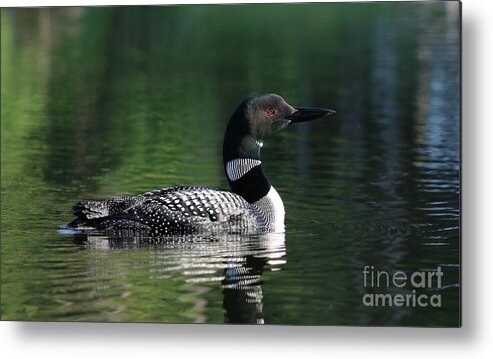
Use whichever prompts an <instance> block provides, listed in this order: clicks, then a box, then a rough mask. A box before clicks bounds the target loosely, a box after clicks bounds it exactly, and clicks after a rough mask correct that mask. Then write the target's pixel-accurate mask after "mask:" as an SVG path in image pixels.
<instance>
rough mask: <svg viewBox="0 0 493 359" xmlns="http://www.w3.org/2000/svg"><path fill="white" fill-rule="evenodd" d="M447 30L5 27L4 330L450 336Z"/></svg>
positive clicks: (156, 14)
mask: <svg viewBox="0 0 493 359" xmlns="http://www.w3.org/2000/svg"><path fill="white" fill-rule="evenodd" d="M460 16H461V11H460V3H459V2H455V1H449V2H422V1H420V2H381V3H317V4H260V5H259V4H255V5H253V4H252V5H236V6H229V5H188V6H122V7H65V8H63V7H62V8H4V9H2V10H1V102H2V107H1V126H2V127H1V141H2V148H1V149H2V162H1V170H2V171H1V180H2V189H1V190H2V208H1V224H2V226H1V239H2V241H1V274H2V276H1V310H2V320H21V321H22V320H29V321H91V322H156V323H242V324H283V325H358V326H360V325H365V326H423V327H457V326H460V323H461V316H460V289H461V284H460V269H461V268H460Z"/></svg>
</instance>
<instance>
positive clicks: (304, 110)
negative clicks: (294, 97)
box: [286, 107, 336, 123]
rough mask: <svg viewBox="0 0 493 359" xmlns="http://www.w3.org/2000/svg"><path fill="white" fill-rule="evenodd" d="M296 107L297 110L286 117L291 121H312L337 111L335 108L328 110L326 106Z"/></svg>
mask: <svg viewBox="0 0 493 359" xmlns="http://www.w3.org/2000/svg"><path fill="white" fill-rule="evenodd" d="M294 109H295V110H296V111H294V112H293V113H292V114H291V115H289V116H288V117H286V120H289V121H291V123H298V122H305V121H311V120H315V119H316V118H320V117H323V116H328V115H332V114H334V113H336V112H335V111H334V110H328V109H326V108H313V107H295V108H294Z"/></svg>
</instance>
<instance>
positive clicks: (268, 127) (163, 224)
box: [66, 94, 335, 235]
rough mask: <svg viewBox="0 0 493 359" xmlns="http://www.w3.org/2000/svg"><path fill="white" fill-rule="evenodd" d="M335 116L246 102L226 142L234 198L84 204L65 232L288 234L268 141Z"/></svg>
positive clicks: (171, 194) (185, 191) (181, 195)
mask: <svg viewBox="0 0 493 359" xmlns="http://www.w3.org/2000/svg"><path fill="white" fill-rule="evenodd" d="M333 113H335V111H333V110H328V109H321V108H306V107H293V106H291V105H289V104H288V103H286V101H285V100H284V99H283V98H282V97H281V96H279V95H276V94H264V95H258V96H254V97H250V98H248V99H246V100H244V101H243V102H242V103H241V104H240V105H239V106H238V108H237V109H236V110H235V112H234V113H233V115H232V116H231V119H230V120H229V124H228V126H227V129H226V134H225V136H224V142H223V163H224V169H225V172H226V176H227V179H228V182H229V185H230V187H231V190H232V192H226V191H220V190H215V189H210V188H204V187H184V186H177V187H168V188H163V189H158V190H154V191H150V192H146V193H143V194H140V195H137V196H121V197H113V198H110V199H107V200H104V201H88V202H80V203H78V204H77V205H75V206H74V215H75V216H76V217H77V218H76V219H75V220H74V221H73V222H71V223H70V224H68V225H67V226H66V228H70V229H75V230H102V231H116V232H118V231H123V232H127V231H129V230H130V231H138V232H143V233H148V234H158V235H163V234H164V235H173V234H193V233H243V234H247V233H272V232H277V233H281V232H284V205H283V202H282V200H281V197H280V196H279V194H278V193H277V191H276V190H275V189H274V187H272V185H271V184H270V182H269V180H268V179H267V177H266V176H265V175H264V173H263V171H262V166H261V164H262V162H261V160H260V149H261V147H262V144H263V142H262V141H263V139H264V138H265V137H267V136H269V135H272V134H274V133H276V132H277V131H279V130H281V129H283V128H285V127H287V126H288V125H291V124H294V123H298V122H304V121H309V120H313V119H316V118H319V117H323V116H326V115H330V114H333Z"/></svg>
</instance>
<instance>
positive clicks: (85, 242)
mask: <svg viewBox="0 0 493 359" xmlns="http://www.w3.org/2000/svg"><path fill="white" fill-rule="evenodd" d="M192 238H193V240H184V238H183V237H182V236H176V237H173V236H170V237H111V236H102V235H97V234H96V235H94V234H93V235H92V234H85V233H81V234H77V235H75V236H74V241H75V243H76V244H78V245H82V246H84V247H85V248H87V249H88V250H90V251H91V253H92V254H91V256H90V258H91V259H92V260H93V262H91V261H90V262H89V263H88V265H89V266H91V268H90V269H91V270H90V271H89V272H90V273H93V275H95V276H96V277H97V278H99V279H100V278H104V277H107V273H106V271H107V272H114V271H115V268H114V263H113V262H112V261H108V259H107V254H108V251H113V250H115V251H125V250H139V251H140V252H141V253H148V256H143V257H142V258H144V261H143V262H142V263H140V264H139V266H140V268H147V272H148V273H149V279H148V280H150V281H165V280H168V279H170V280H171V279H172V278H173V277H174V276H171V275H168V274H169V273H172V272H173V273H176V272H177V273H180V274H181V276H182V278H183V280H184V282H185V283H187V284H188V285H190V287H188V289H187V290H188V291H190V292H191V293H195V295H197V298H196V303H195V304H194V305H195V306H198V305H201V306H203V307H207V306H208V305H207V304H208V303H207V302H205V303H204V302H203V301H204V300H205V301H207V300H208V299H206V298H208V296H207V295H204V294H200V293H202V292H201V291H203V290H204V288H208V287H209V286H210V285H212V286H214V284H215V283H220V287H221V288H222V298H223V309H224V316H225V317H224V321H225V322H226V323H243V324H247V323H248V324H264V308H263V306H264V304H263V297H264V294H263V290H262V283H263V282H264V280H262V279H261V277H262V275H263V273H264V272H265V271H268V270H271V271H279V270H281V269H282V266H283V265H284V264H285V263H286V260H285V256H286V246H285V234H284V233H267V234H260V235H248V236H245V235H226V234H223V235H220V236H214V237H207V236H201V235H195V236H193V237H191V238H189V239H192ZM99 256H101V257H103V258H104V260H100V258H99ZM91 263H94V268H92V264H91ZM123 267H126V266H123ZM118 270H121V268H120V267H119V269H118ZM124 277H125V273H124V272H123V273H122V278H124ZM89 280H90V278H89ZM204 284H205V285H204ZM105 288H106V287H101V290H102V291H104V290H105ZM123 288H124V289H123V290H124V291H127V290H128V289H127V287H126V286H123ZM179 288H184V287H183V286H179ZM130 291H131V289H130ZM166 293H167V292H166ZM128 294H131V293H127V295H128ZM182 294H183V293H181V294H180V293H176V292H172V293H171V294H169V293H168V295H171V296H179V295H182ZM162 299H163V300H166V299H169V298H162ZM174 299H175V298H174ZM122 310H124V308H122ZM208 319H209V318H207V317H203V316H199V317H198V318H197V319H196V322H207V321H208ZM110 320H111V318H110ZM162 320H163V321H166V318H162Z"/></svg>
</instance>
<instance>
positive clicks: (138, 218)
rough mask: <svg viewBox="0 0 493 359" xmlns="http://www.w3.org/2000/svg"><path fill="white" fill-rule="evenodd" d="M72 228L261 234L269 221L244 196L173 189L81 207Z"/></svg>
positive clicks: (164, 232)
mask: <svg viewBox="0 0 493 359" xmlns="http://www.w3.org/2000/svg"><path fill="white" fill-rule="evenodd" d="M73 209H74V215H75V216H76V217H77V218H76V219H75V220H74V221H73V222H72V223H70V224H69V225H68V227H69V228H74V229H78V230H99V231H129V230H130V231H139V232H145V233H149V234H161V235H162V234H164V235H170V234H192V233H205V232H207V233H253V232H255V233H259V232H266V231H268V228H267V227H268V218H266V217H265V215H264V214H263V213H262V211H261V210H260V209H259V208H258V207H257V206H256V205H255V204H250V203H248V202H247V201H246V200H244V199H243V198H242V197H241V196H239V195H237V194H235V193H232V192H226V191H220V190H214V189H210V188H205V187H183V186H178V187H168V188H162V189H158V190H155V191H151V192H146V193H143V194H140V195H136V196H122V197H113V198H109V199H107V200H104V201H88V202H80V203H78V204H76V205H75V206H74V208H73Z"/></svg>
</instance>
